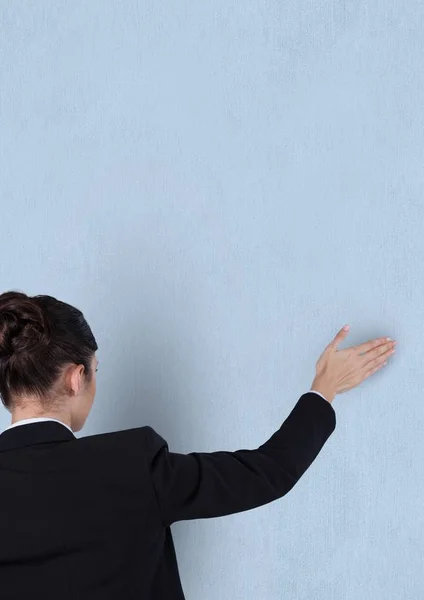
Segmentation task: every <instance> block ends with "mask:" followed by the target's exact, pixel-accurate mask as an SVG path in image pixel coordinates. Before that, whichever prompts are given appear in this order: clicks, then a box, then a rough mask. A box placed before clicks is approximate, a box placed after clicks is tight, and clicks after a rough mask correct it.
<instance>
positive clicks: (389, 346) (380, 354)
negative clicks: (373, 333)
mask: <svg viewBox="0 0 424 600" xmlns="http://www.w3.org/2000/svg"><path fill="white" fill-rule="evenodd" d="M395 344H396V342H393V341H390V342H386V343H385V344H381V345H380V346H377V348H375V349H374V350H369V351H368V352H366V353H365V356H364V361H365V362H364V364H365V365H370V363H373V362H374V364H375V365H377V364H380V362H383V360H384V357H385V359H387V358H388V357H389V356H390V355H391V354H393V353H394V352H395Z"/></svg>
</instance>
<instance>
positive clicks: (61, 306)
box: [0, 291, 97, 409]
mask: <svg viewBox="0 0 424 600" xmlns="http://www.w3.org/2000/svg"><path fill="white" fill-rule="evenodd" d="M96 350H97V343H96V340H95V338H94V336H93V333H92V331H91V329H90V327H89V326H88V324H87V322H86V320H85V318H84V315H83V314H82V312H81V311H80V310H78V309H77V308H75V307H73V306H71V305H69V304H66V303H64V302H61V301H60V300H57V299H56V298H53V297H52V296H33V297H30V296H27V295H26V294H23V293H21V292H14V291H11V292H6V293H4V294H0V397H1V400H2V402H3V404H4V406H5V407H6V408H8V409H11V405H12V402H14V401H15V400H19V398H20V397H22V396H31V397H36V398H37V399H38V400H39V401H40V403H41V404H42V405H43V406H44V405H46V404H48V402H49V400H50V398H51V397H52V396H53V395H54V394H55V393H57V392H58V390H57V389H56V385H57V382H58V380H59V376H60V374H61V372H62V370H63V369H64V368H65V367H66V366H67V365H69V364H78V365H81V364H82V365H84V368H85V373H86V376H87V377H88V378H90V377H91V375H92V373H91V359H92V357H93V354H94V353H95V352H96Z"/></svg>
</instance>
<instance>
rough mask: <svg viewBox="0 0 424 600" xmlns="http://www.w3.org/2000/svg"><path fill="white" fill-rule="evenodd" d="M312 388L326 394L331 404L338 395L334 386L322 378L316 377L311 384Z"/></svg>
mask: <svg viewBox="0 0 424 600" xmlns="http://www.w3.org/2000/svg"><path fill="white" fill-rule="evenodd" d="M311 390H315V391H316V392H319V393H320V394H322V395H323V396H324V398H325V399H326V400H328V402H330V404H331V403H332V402H333V400H334V398H335V397H336V392H335V391H334V387H333V386H331V385H329V384H328V383H327V382H325V381H322V380H320V379H314V380H313V382H312V385H311Z"/></svg>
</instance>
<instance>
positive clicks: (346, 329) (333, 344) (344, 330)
mask: <svg viewBox="0 0 424 600" xmlns="http://www.w3.org/2000/svg"><path fill="white" fill-rule="evenodd" d="M349 329H350V325H345V326H344V327H343V328H342V329H340V331H339V333H338V334H337V335H336V337H335V338H334V340H333V341H332V342H331V343H330V344H329V345H328V348H329V349H331V350H337V347H338V346H339V345H340V344H341V343H342V341H343V340H344V339H345V338H346V336H347V335H348V333H349Z"/></svg>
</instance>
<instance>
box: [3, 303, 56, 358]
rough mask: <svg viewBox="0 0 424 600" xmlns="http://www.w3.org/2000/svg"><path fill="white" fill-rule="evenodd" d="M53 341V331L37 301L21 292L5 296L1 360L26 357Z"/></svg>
mask: <svg viewBox="0 0 424 600" xmlns="http://www.w3.org/2000/svg"><path fill="white" fill-rule="evenodd" d="M49 341H50V328H49V326H48V323H47V320H46V318H45V315H44V313H43V310H42V309H41V307H40V306H39V305H38V304H37V302H36V300H35V299H33V298H29V297H28V296H27V295H26V294H21V293H20V292H8V293H6V294H2V296H1V301H0V357H1V358H3V359H4V358H10V357H11V356H14V355H19V354H27V353H30V352H32V351H33V350H35V349H37V350H38V349H40V346H47V345H48V343H49Z"/></svg>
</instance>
